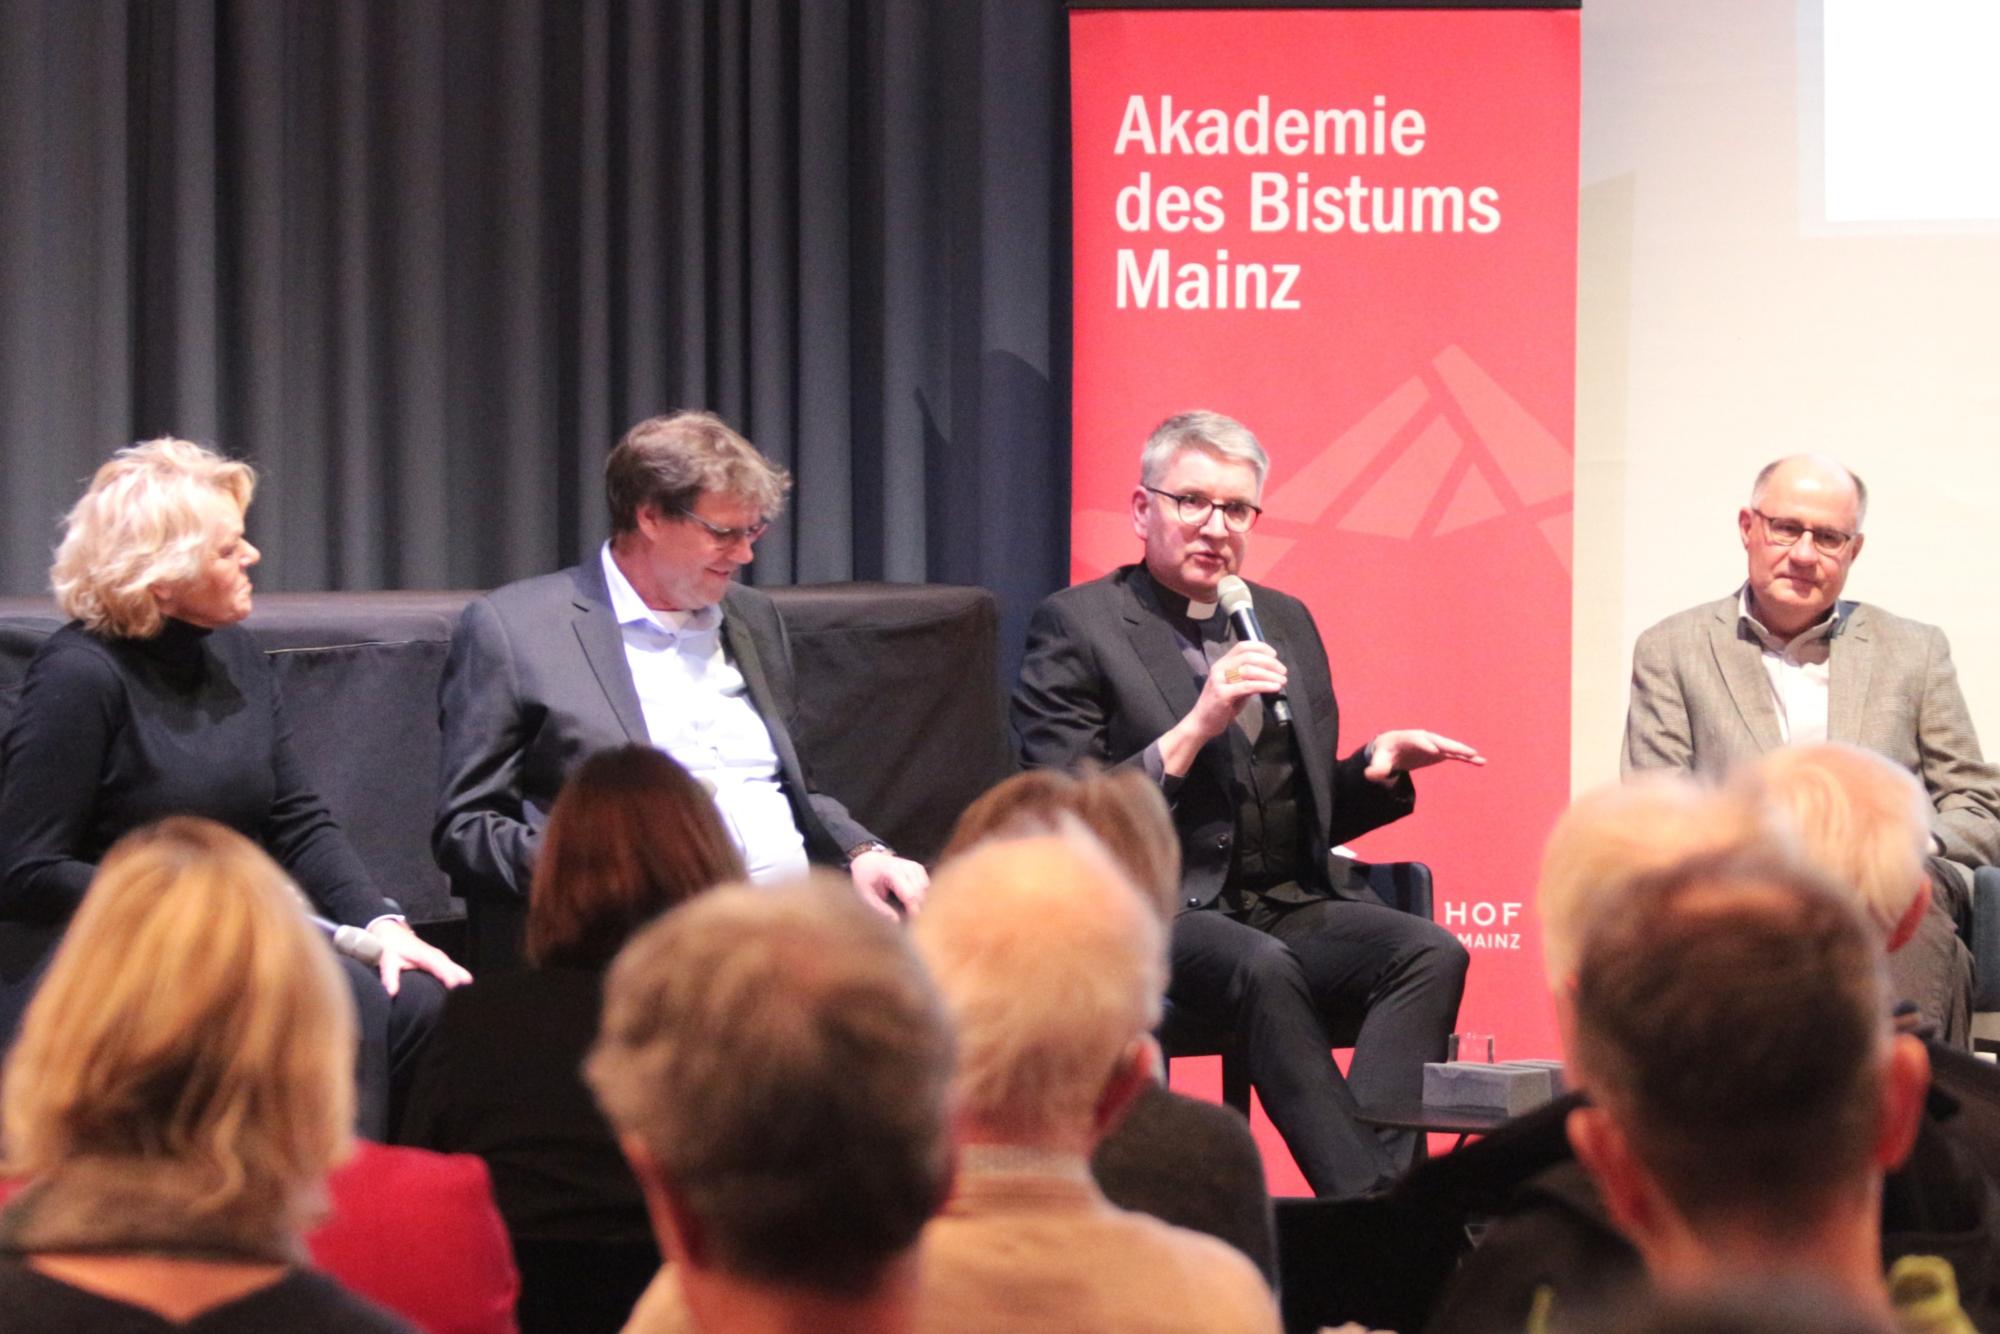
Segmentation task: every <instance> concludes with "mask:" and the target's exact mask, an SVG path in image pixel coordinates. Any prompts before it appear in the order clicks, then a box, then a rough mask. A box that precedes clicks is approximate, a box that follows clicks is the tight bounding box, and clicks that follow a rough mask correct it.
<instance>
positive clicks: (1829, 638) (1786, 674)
mask: <svg viewBox="0 0 2000 1334" xmlns="http://www.w3.org/2000/svg"><path fill="white" fill-rule="evenodd" d="M1736 596H1737V606H1738V608H1739V609H1740V610H1739V616H1740V618H1741V621H1742V624H1743V625H1745V626H1746V627H1748V628H1749V631H1750V633H1751V634H1752V635H1754V636H1755V637H1756V640H1757V644H1758V646H1759V647H1760V648H1761V649H1762V650H1763V658H1764V675H1765V676H1766V677H1768V678H1769V679H1770V682H1771V699H1772V703H1773V704H1775V705H1776V707H1777V710H1778V735H1779V736H1780V737H1782V738H1784V740H1785V742H1786V744H1788V745H1794V746H1815V745H1818V744H1819V743H1820V742H1822V741H1825V740H1826V700H1827V690H1828V682H1829V681H1830V680H1831V679H1832V678H1831V676H1830V674H1829V672H1828V659H1829V658H1830V657H1831V656H1832V653H1833V634H1834V631H1835V630H1837V629H1838V628H1839V627H1840V604H1839V603H1838V602H1835V603H1834V604H1833V606H1832V607H1831V608H1829V609H1828V611H1827V613H1826V615H1824V616H1822V617H1820V618H1819V619H1818V620H1817V621H1814V622H1813V623H1812V624H1811V625H1809V626H1807V627H1806V628H1805V629H1803V630H1801V631H1800V632H1799V633H1798V634H1796V635H1794V636H1793V637H1792V638H1790V639H1780V638H1779V637H1778V636H1776V635H1774V634H1772V633H1771V632H1770V631H1769V630H1767V629H1765V628H1764V623H1763V622H1762V621H1759V620H1758V619H1757V617H1756V615H1755V614H1754V613H1752V611H1751V610H1750V589H1749V586H1748V585H1747V584H1746V585H1745V586H1744V588H1743V590H1742V591H1741V592H1740V593H1738V594H1737V595H1736Z"/></svg>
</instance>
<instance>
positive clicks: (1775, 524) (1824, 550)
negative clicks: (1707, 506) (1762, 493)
mask: <svg viewBox="0 0 2000 1334" xmlns="http://www.w3.org/2000/svg"><path fill="white" fill-rule="evenodd" d="M1750 512H1751V513H1752V514H1754V515H1756V516H1757V517H1758V518H1760V519H1762V520H1763V521H1764V536H1765V537H1766V538H1767V539H1768V540H1769V541H1770V543H1771V545H1772V546H1774V547H1795V546H1797V545H1798V544H1799V539H1800V538H1802V537H1804V536H1805V535H1806V534H1807V533H1811V534H1812V542H1813V547H1814V549H1815V550H1817V551H1818V552H1819V554H1820V555H1822V556H1838V555H1839V554H1840V553H1841V552H1843V551H1845V550H1847V548H1848V544H1849V543H1851V542H1853V541H1854V534H1853V533H1843V532H1841V531H1840V529H1838V528H1815V527H1813V526H1812V525H1811V524H1805V523H1800V522H1799V521H1798V520H1797V519H1774V518H1772V517H1771V516H1770V515H1768V514H1766V513H1764V511H1762V510H1759V509H1753V510H1751V511H1750Z"/></svg>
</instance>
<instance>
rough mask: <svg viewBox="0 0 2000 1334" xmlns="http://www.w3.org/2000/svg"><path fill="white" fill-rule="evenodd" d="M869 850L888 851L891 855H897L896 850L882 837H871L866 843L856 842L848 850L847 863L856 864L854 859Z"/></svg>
mask: <svg viewBox="0 0 2000 1334" xmlns="http://www.w3.org/2000/svg"><path fill="white" fill-rule="evenodd" d="M867 852H886V853H888V854H889V855H890V856H891V857H893V856H895V855H896V850H895V849H894V848H892V847H890V846H889V845H888V844H887V843H884V842H882V841H881V840H880V839H875V838H871V839H869V840H868V841H867V842H866V843H856V844H855V845H854V846H853V847H851V848H849V849H848V850H847V864H848V865H849V866H852V865H854V859H855V858H856V857H859V856H861V855H862V854H863V853H867Z"/></svg>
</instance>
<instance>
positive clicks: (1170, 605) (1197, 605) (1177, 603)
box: [1146, 570, 1216, 621]
mask: <svg viewBox="0 0 2000 1334" xmlns="http://www.w3.org/2000/svg"><path fill="white" fill-rule="evenodd" d="M1146 577H1147V578H1148V579H1152V582H1153V592H1154V593H1155V594H1157V595H1158V596H1159V599H1160V607H1161V608H1162V609H1163V610H1164V611H1165V612H1166V613H1167V615H1169V616H1176V617H1180V618H1181V619H1183V620H1189V621H1209V620H1213V619H1215V613H1216V604H1215V603H1213V602H1197V601H1195V600H1194V599H1193V598H1188V597H1182V596H1181V595H1180V594H1179V593H1176V592H1174V590H1173V589H1171V588H1168V587H1167V586H1166V585H1165V584H1163V583H1161V582H1160V581H1159V580H1158V579H1153V574H1152V571H1150V570H1148V571H1147V572H1146Z"/></svg>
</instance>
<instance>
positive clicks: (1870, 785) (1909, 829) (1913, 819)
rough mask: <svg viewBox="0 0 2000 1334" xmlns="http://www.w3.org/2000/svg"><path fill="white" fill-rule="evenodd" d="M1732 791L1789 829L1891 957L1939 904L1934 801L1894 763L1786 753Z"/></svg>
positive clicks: (1766, 759)
mask: <svg viewBox="0 0 2000 1334" xmlns="http://www.w3.org/2000/svg"><path fill="white" fill-rule="evenodd" d="M1733 786H1734V787H1735V788H1736V789H1737V791H1738V792H1739V793H1740V794H1741V796H1742V799H1743V800H1745V801H1746V802H1755V803H1760V804H1761V805H1762V806H1763V808H1764V809H1765V810H1767V811H1768V812H1769V813H1770V818H1771V819H1772V820H1774V821H1776V822H1780V823H1782V825H1783V826H1784V827H1785V828H1786V829H1788V830H1789V831H1790V832H1791V834H1792V835H1793V837H1794V838H1795V839H1796V841H1797V844H1798V851H1799V855H1800V857H1801V858H1802V859H1803V860H1804V861H1805V863H1806V864H1807V865H1809V866H1811V867H1813V868H1814V869H1815V870H1817V871H1819V872H1820V873H1821V874H1823V875H1826V876H1828V877H1830V878H1831V879H1832V881H1833V882H1834V883H1835V884H1836V885H1838V886H1839V887H1840V888H1842V889H1843V890H1846V891H1848V892H1849V893H1851V894H1853V895H1854V896H1855V897H1856V899H1858V900H1859V902H1860V905H1861V907H1862V908H1863V909H1864V910H1865V911H1866V913H1867V915H1868V920H1869V922H1870V924H1871V925H1873V926H1874V927H1875V929H1876V930H1877V931H1878V932H1880V933H1881V936H1882V939H1883V941H1884V943H1885V944H1886V945H1887V947H1888V948H1889V949H1890V950H1894V949H1896V948H1897V947H1898V946H1900V945H1901V944H1903V942H1904V941H1906V940H1908V939H1909V938H1910V936H1911V934H1912V933H1913V932H1915V931H1916V929H1917V923H1918V922H1920V921H1921V920H1922V919H1923V915H1924V912H1925V910H1926V909H1927V908H1928V907H1929V906H1930V900H1931V895H1930V878H1929V875H1928V873H1927V872H1926V870H1925V859H1926V857H1927V855H1928V852H1929V847H1930V829H1931V803H1930V799H1929V798H1928V797H1926V796H1925V795H1924V789H1923V787H1922V786H1921V785H1920V784H1919V783H1918V782H1917V780H1916V779H1915V778H1914V777H1913V776H1912V775H1911V774H1910V773H1909V772H1908V771H1907V770H1905V769H1903V768H1901V767H1900V766H1898V765H1896V764H1895V763H1894V762H1892V761H1890V760H1887V759H1885V758H1883V757H1882V756H1880V755H1877V754H1875V753H1874V752H1873V751H1867V750H1862V749H1861V748H1860V747H1858V746H1848V745H1841V744H1838V743H1831V742H1829V743H1826V744H1822V745H1816V746H1786V747H1784V748H1782V749H1780V750H1774V751H1772V752H1771V753H1770V754H1768V755H1765V756H1763V757H1762V758H1760V759H1759V760H1757V761H1756V762H1755V763H1754V764H1751V765H1748V766H1746V767H1744V768H1743V769H1741V770H1739V771H1738V772H1737V774H1736V775H1735V777H1734V780H1733Z"/></svg>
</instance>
